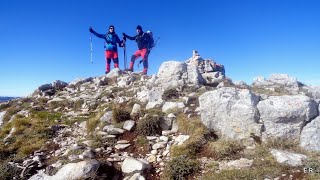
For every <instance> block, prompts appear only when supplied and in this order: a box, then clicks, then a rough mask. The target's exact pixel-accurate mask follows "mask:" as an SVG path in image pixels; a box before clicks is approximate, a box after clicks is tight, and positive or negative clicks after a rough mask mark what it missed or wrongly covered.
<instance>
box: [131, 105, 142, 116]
mask: <svg viewBox="0 0 320 180" xmlns="http://www.w3.org/2000/svg"><path fill="white" fill-rule="evenodd" d="M140 111H141V105H140V104H134V105H133V107H132V111H131V113H130V114H131V115H135V114H139V113H140Z"/></svg>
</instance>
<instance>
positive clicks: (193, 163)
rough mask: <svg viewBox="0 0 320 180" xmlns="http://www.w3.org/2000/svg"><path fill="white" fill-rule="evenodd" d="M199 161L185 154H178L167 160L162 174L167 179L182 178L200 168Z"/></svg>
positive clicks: (175, 179)
mask: <svg viewBox="0 0 320 180" xmlns="http://www.w3.org/2000/svg"><path fill="white" fill-rule="evenodd" d="M199 164H200V163H199V161H197V160H193V159H190V158H188V157H186V156H178V157H176V158H173V159H172V160H171V161H169V162H168V163H167V165H166V167H165V170H164V174H165V175H164V176H165V178H168V179H173V180H182V179H186V178H187V176H188V175H190V174H192V173H194V172H197V171H198V170H199V169H200V165H199Z"/></svg>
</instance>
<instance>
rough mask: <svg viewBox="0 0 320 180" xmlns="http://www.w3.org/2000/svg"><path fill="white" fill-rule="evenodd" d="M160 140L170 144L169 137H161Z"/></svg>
mask: <svg viewBox="0 0 320 180" xmlns="http://www.w3.org/2000/svg"><path fill="white" fill-rule="evenodd" d="M160 140H161V141H163V142H168V140H169V138H168V137H167V136H160Z"/></svg>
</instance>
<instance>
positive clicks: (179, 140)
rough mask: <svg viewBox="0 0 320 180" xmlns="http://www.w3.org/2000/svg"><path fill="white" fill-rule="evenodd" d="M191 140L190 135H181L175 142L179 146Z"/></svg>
mask: <svg viewBox="0 0 320 180" xmlns="http://www.w3.org/2000/svg"><path fill="white" fill-rule="evenodd" d="M189 138H190V136H189V135H179V136H178V137H176V139H175V140H174V141H175V142H176V143H177V144H178V145H181V144H183V143H184V142H185V141H186V140H188V139H189Z"/></svg>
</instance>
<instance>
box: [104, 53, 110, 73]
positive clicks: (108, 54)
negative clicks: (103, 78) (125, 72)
mask: <svg viewBox="0 0 320 180" xmlns="http://www.w3.org/2000/svg"><path fill="white" fill-rule="evenodd" d="M105 56H106V74H107V73H109V72H110V63H111V51H106V52H105Z"/></svg>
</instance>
